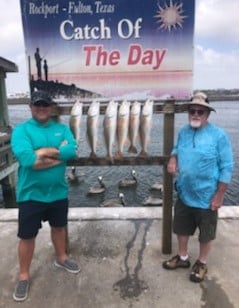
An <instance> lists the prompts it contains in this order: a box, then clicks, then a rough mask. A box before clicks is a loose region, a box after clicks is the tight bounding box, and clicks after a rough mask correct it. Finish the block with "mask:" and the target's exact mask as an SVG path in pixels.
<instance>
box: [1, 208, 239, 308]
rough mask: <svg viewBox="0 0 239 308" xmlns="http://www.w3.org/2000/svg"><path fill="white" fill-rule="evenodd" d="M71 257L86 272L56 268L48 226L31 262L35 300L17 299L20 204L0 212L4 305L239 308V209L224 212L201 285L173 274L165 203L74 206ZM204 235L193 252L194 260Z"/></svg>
mask: <svg viewBox="0 0 239 308" xmlns="http://www.w3.org/2000/svg"><path fill="white" fill-rule="evenodd" d="M68 230H69V240H70V243H69V249H70V255H71V256H72V257H73V258H74V259H76V260H77V261H78V262H79V264H80V265H81V272H80V273H79V274H70V273H68V272H66V271H64V270H62V269H59V268H54V266H53V261H54V250H53V247H52V244H51V240H50V233H49V227H48V224H47V223H44V224H43V228H42V229H41V230H40V232H39V235H38V237H37V241H36V250H35V255H34V259H33V262H32V267H31V280H30V289H29V297H28V299H27V300H26V301H25V302H22V303H17V302H14V300H13V298H12V293H13V289H14V286H15V283H16V281H17V273H18V262H17V243H18V238H17V236H16V232H17V209H0V243H1V248H0V260H1V264H0V284H1V287H0V307H1V308H15V307H24V308H28V307H29V308H30V307H31V308H32V307H34V308H43V307H51V308H61V307H62V308H63V307H68V308H73V307H78V308H161V307H162V308H172V307H182V308H189V307H190V308H191V307H195V308H199V307H205V308H212V307H215V308H237V307H239V304H238V303H239V287H238V282H239V278H238V260H239V257H238V255H239V236H238V234H239V207H238V206H235V207H233V206H232V207H228V206H224V207H223V208H221V209H220V211H219V223H218V231H217V239H216V240H215V241H214V244H213V247H212V251H211V254H210V258H209V261H208V268H209V271H208V274H207V277H206V279H205V281H203V282H202V283H199V284H197V283H192V282H190V281H189V279H188V277H189V273H190V269H177V270H175V271H167V270H165V269H163V268H162V265H161V264H162V261H164V260H165V259H167V258H168V257H170V256H171V255H173V254H175V253H176V251H177V242H176V237H175V236H174V235H173V236H172V254H170V255H164V254H162V252H161V245H162V243H161V239H162V208H159V207H157V208H156V207H150V208H143V207H142V208H70V212H69V226H68ZM197 253H198V241H197V234H195V236H194V237H193V238H191V241H190V245H189V254H190V260H191V263H194V261H195V259H196V257H197Z"/></svg>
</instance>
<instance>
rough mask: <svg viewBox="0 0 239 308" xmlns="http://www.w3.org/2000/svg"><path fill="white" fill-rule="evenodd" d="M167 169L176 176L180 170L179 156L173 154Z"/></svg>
mask: <svg viewBox="0 0 239 308" xmlns="http://www.w3.org/2000/svg"><path fill="white" fill-rule="evenodd" d="M167 171H168V173H170V174H171V175H173V176H175V175H176V174H177V172H178V162H177V157H176V156H171V157H170V159H169V161H168V165H167Z"/></svg>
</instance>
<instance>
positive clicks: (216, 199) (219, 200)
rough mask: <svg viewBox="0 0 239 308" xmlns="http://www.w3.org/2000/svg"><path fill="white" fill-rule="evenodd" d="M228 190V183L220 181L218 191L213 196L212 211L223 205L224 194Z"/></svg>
mask: <svg viewBox="0 0 239 308" xmlns="http://www.w3.org/2000/svg"><path fill="white" fill-rule="evenodd" d="M226 190H227V184H225V183H222V182H219V183H218V187H217V191H216V193H215V195H214V196H213V198H212V201H211V210H212V211H216V210H218V209H219V208H220V207H221V206H222V204H223V200H224V194H225V192H226Z"/></svg>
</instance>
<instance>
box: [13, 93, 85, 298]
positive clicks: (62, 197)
mask: <svg viewBox="0 0 239 308" xmlns="http://www.w3.org/2000/svg"><path fill="white" fill-rule="evenodd" d="M52 106H53V101H52V100H51V97H50V96H49V95H48V94H47V93H46V92H44V91H37V92H34V93H33V95H32V99H31V103H30V109H31V113H32V118H31V119H29V120H27V121H26V122H24V123H22V124H19V125H18V126H17V127H16V128H15V129H14V131H13V134H12V139H11V146H12V150H13V153H14V155H15V157H16V159H17V160H18V162H19V168H18V184H17V202H18V205H19V222H18V237H19V238H20V241H19V246H18V255H19V265H20V273H19V280H18V283H17V285H16V287H15V290H14V293H13V298H14V300H16V301H23V300H25V299H26V298H27V296H28V288H29V279H30V265H31V261H32V257H33V253H34V247H35V238H36V236H37V234H38V231H39V229H40V228H41V222H42V221H48V222H49V224H50V226H51V237H52V241H53V245H54V248H55V252H56V260H55V262H54V265H55V266H57V267H61V268H64V269H65V270H67V271H68V272H71V273H78V272H79V270H80V269H79V266H78V264H77V263H76V262H75V261H74V260H71V259H69V257H68V256H67V254H66V225H67V213H68V199H67V198H68V185H67V183H66V179H65V170H66V161H67V160H69V159H71V158H74V157H76V148H77V146H76V141H75V139H74V138H73V135H72V133H71V131H70V129H69V128H68V127H67V126H66V125H64V124H61V123H58V122H55V121H54V120H52V118H51V113H52Z"/></svg>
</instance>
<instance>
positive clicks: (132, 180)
mask: <svg viewBox="0 0 239 308" xmlns="http://www.w3.org/2000/svg"><path fill="white" fill-rule="evenodd" d="M134 185H137V178H136V172H135V170H134V169H133V170H132V171H131V177H127V178H124V179H122V180H120V181H119V183H118V186H119V187H129V186H134Z"/></svg>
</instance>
